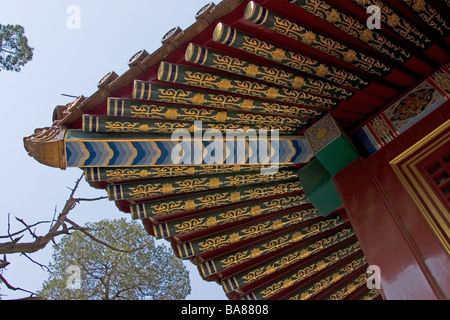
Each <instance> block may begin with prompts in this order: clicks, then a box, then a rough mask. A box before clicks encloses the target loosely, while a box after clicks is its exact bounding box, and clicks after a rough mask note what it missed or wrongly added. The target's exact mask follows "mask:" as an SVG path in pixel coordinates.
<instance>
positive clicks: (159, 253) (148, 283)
mask: <svg viewBox="0 0 450 320" xmlns="http://www.w3.org/2000/svg"><path fill="white" fill-rule="evenodd" d="M87 227H88V228H89V233H90V234H92V235H93V236H94V237H96V238H97V240H100V241H101V242H104V243H108V244H110V245H112V246H114V247H116V248H121V249H124V250H129V249H130V248H139V247H143V248H142V249H140V250H137V251H136V252H133V253H123V252H118V251H117V250H112V249H111V248H110V247H107V246H105V245H104V244H102V243H101V242H99V241H94V240H92V239H91V238H89V237H88V236H87V235H86V234H84V233H82V232H80V231H75V232H73V233H72V234H71V235H68V236H65V237H64V238H62V240H61V243H59V244H58V245H57V246H56V245H55V246H54V249H55V251H54V253H53V261H52V262H51V263H50V270H51V271H52V272H51V273H50V275H49V279H48V280H47V281H46V282H45V283H44V285H43V289H42V291H41V292H39V295H40V296H42V297H44V298H47V299H52V300H144V299H145V300H182V299H185V298H186V296H187V295H188V294H189V293H190V291H191V287H190V283H189V272H188V271H187V270H186V267H185V266H184V265H183V263H182V262H181V261H180V260H179V259H177V258H176V257H175V255H174V254H173V253H172V252H171V251H170V250H169V249H168V248H167V247H165V246H164V245H158V246H157V245H155V243H154V240H153V238H151V237H150V236H149V235H148V234H147V232H146V231H145V230H144V229H143V227H142V225H139V224H138V223H136V222H128V221H127V220H125V219H120V220H102V221H100V222H97V223H92V224H88V226H87ZM147 243H148V245H146V244H147Z"/></svg>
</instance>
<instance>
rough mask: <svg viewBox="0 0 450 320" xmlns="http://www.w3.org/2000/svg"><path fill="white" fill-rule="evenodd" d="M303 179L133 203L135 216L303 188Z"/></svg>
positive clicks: (190, 210)
mask: <svg viewBox="0 0 450 320" xmlns="http://www.w3.org/2000/svg"><path fill="white" fill-rule="evenodd" d="M302 189H303V188H302V186H301V184H300V182H299V181H298V180H297V181H283V182H270V183H265V184H260V185H252V186H240V187H235V188H228V189H225V190H218V191H210V192H206V193H197V194H193V195H187V196H177V197H171V198H168V199H163V200H153V201H146V202H141V203H138V204H133V205H131V206H130V211H131V216H132V217H133V218H134V219H144V218H152V217H161V216H166V215H169V214H176V213H182V212H184V213H188V212H192V211H196V210H201V209H207V208H213V207H218V206H224V205H230V204H236V203H238V202H244V201H251V200H257V199H261V198H265V197H272V196H277V195H282V194H288V193H294V192H300V191H302Z"/></svg>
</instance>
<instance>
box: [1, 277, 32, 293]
mask: <svg viewBox="0 0 450 320" xmlns="http://www.w3.org/2000/svg"><path fill="white" fill-rule="evenodd" d="M0 281H1V282H3V283H4V284H5V286H6V287H7V288H8V289H9V290H13V291H23V292H27V293H30V294H31V297H32V296H35V295H36V293H34V292H31V291H28V290H25V289H22V288H16V287H13V286H12V285H10V284H9V283H8V281H6V279H5V278H4V277H3V276H2V275H1V274H0Z"/></svg>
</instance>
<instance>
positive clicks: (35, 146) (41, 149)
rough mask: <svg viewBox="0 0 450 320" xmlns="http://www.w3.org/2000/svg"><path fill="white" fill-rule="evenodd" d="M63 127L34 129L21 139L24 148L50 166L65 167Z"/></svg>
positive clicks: (39, 160)
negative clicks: (33, 131) (32, 132)
mask: <svg viewBox="0 0 450 320" xmlns="http://www.w3.org/2000/svg"><path fill="white" fill-rule="evenodd" d="M65 133H66V130H65V128H63V127H58V126H57V127H50V128H43V129H36V130H35V133H34V134H33V135H31V136H29V137H25V138H24V139H23V142H24V146H25V149H26V150H27V152H28V155H29V156H30V157H33V158H34V159H36V161H38V162H40V163H42V164H45V165H47V166H50V167H55V168H60V169H65V168H66V158H65V150H64V137H65Z"/></svg>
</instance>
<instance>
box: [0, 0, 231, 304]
mask: <svg viewBox="0 0 450 320" xmlns="http://www.w3.org/2000/svg"><path fill="white" fill-rule="evenodd" d="M209 2H210V1H209V0H164V1H155V0H127V1H123V0H122V1H118V0H90V1H86V0H70V1H67V0H53V1H50V0H0V23H1V24H20V25H22V26H24V28H25V33H26V36H27V37H28V40H29V44H30V46H31V47H34V57H33V61H31V62H30V63H28V64H27V65H26V66H25V67H24V68H23V69H22V71H21V72H20V73H15V72H6V71H1V72H0V110H1V111H2V118H1V119H2V124H1V126H0V130H1V136H2V137H3V141H4V142H3V143H4V144H3V146H2V154H1V157H0V168H2V172H3V174H2V187H1V189H0V235H5V234H6V232H7V219H8V213H10V214H11V219H13V218H14V217H19V218H22V219H24V220H25V221H27V222H28V223H30V224H31V223H34V222H37V221H41V220H50V219H51V218H52V217H53V213H54V210H55V206H57V208H58V209H61V208H62V207H63V206H64V202H65V200H66V199H67V197H68V196H69V193H70V190H68V189H67V187H72V186H73V185H74V181H75V180H76V179H77V178H78V177H79V176H80V175H81V170H79V169H74V168H72V169H67V170H65V171H62V170H59V169H54V168H50V167H46V166H44V165H41V164H39V163H38V162H36V161H35V160H34V159H32V158H30V157H29V156H28V155H27V153H26V151H25V149H24V147H23V137H25V136H28V135H30V134H32V133H33V130H34V129H35V128H42V127H47V126H51V124H52V113H53V109H54V108H55V106H57V105H61V104H66V103H69V102H71V101H72V100H73V99H71V98H67V97H64V96H62V95H61V94H62V93H64V94H70V95H74V96H78V95H84V96H86V97H88V96H89V95H91V94H92V93H94V92H95V91H96V89H97V83H98V81H99V80H100V79H101V78H102V77H103V76H104V75H105V74H107V73H108V72H109V71H115V72H116V73H117V74H119V75H120V74H123V73H124V72H125V71H126V70H127V69H128V66H127V62H128V60H129V58H130V57H132V56H133V55H134V54H135V53H136V52H137V51H139V50H141V49H145V50H147V51H148V52H149V53H152V52H153V51H155V50H156V49H158V48H159V47H160V46H161V42H160V40H161V38H162V36H163V35H164V34H165V33H166V32H167V31H168V30H170V29H171V28H173V27H175V26H180V27H181V28H182V29H186V28H187V27H189V26H190V25H191V24H192V23H194V22H195V18H194V17H195V14H196V12H197V11H198V10H199V9H200V8H201V7H203V6H204V5H205V4H207V3H209ZM218 2H220V1H215V3H216V4H217V3H218ZM71 5H76V6H78V7H79V8H80V10H81V11H80V12H81V16H80V18H81V20H80V22H81V25H80V27H81V28H80V29H79V30H70V29H68V28H67V26H66V21H67V19H68V18H69V16H70V14H68V13H67V8H68V7H69V6H71ZM78 195H79V196H82V197H98V196H104V195H106V192H105V191H98V190H95V189H93V188H91V187H89V186H88V184H87V183H86V182H85V181H83V182H82V184H81V187H80V189H79V191H78ZM124 216H127V215H125V214H124V213H122V212H120V211H119V210H118V209H117V207H116V206H115V205H114V203H113V202H110V201H108V200H103V201H99V202H95V203H83V204H81V205H79V206H78V207H77V208H76V209H75V210H73V211H72V213H71V214H70V218H71V219H72V220H74V221H76V222H77V223H79V224H84V223H86V222H93V221H98V220H101V219H104V218H111V219H114V218H120V217H124ZM20 227H21V225H19V224H18V223H16V222H13V223H12V226H11V228H12V230H11V231H14V230H18V229H19V228H20ZM46 228H48V227H46ZM45 231H46V229H44V230H41V234H43V233H45ZM164 242H165V241H164ZM166 243H167V242H166ZM51 252H52V249H51V246H50V245H49V246H48V247H47V248H46V249H44V250H42V251H40V252H38V253H35V254H33V255H32V258H33V259H34V260H37V261H39V262H40V263H43V264H47V263H48V261H49V259H50V255H51ZM8 259H9V261H10V262H11V265H10V266H9V267H8V268H7V270H6V271H4V272H3V275H4V276H5V278H6V279H7V280H8V281H9V282H10V283H11V284H12V285H14V286H17V287H22V288H25V289H28V290H31V291H37V290H39V289H40V288H41V284H42V282H43V281H44V280H45V279H46V278H47V273H46V272H45V271H43V270H41V269H40V268H39V267H38V266H37V265H35V264H33V263H31V262H29V260H27V259H26V258H25V257H19V256H18V255H14V256H9V257H8ZM185 265H186V266H187V267H188V269H189V271H190V275H191V287H192V293H191V295H190V296H189V297H188V299H195V300H202V299H225V298H226V297H225V295H224V293H223V290H222V288H221V287H220V286H219V285H218V284H216V283H208V282H205V281H203V280H202V279H201V278H200V276H199V275H198V271H197V269H196V267H195V266H193V265H192V264H191V263H190V262H186V263H185ZM0 288H1V289H0V293H1V294H4V295H7V296H6V297H3V299H14V298H19V297H23V296H24V295H25V294H24V293H21V292H17V293H14V292H12V291H9V290H7V289H6V288H5V287H4V286H3V285H0Z"/></svg>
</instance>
